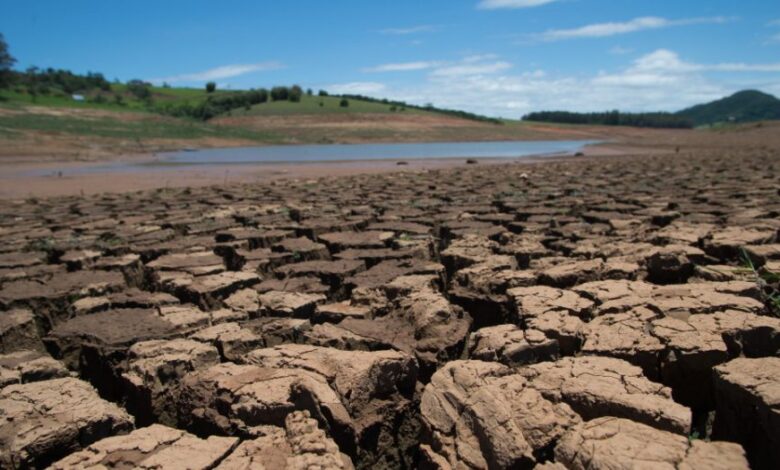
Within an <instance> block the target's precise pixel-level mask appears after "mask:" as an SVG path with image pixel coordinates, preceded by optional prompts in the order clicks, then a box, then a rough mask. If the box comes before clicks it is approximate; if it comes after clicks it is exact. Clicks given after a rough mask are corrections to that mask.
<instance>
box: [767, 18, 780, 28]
mask: <svg viewBox="0 0 780 470" xmlns="http://www.w3.org/2000/svg"><path fill="white" fill-rule="evenodd" d="M767 26H780V18H778V19H776V20H772V21H770V22H769V23H767Z"/></svg>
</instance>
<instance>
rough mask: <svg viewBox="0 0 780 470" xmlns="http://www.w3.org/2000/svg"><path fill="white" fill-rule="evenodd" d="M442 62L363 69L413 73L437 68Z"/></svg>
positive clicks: (365, 70)
mask: <svg viewBox="0 0 780 470" xmlns="http://www.w3.org/2000/svg"><path fill="white" fill-rule="evenodd" d="M440 63H441V62H430V61H418V62H402V63H397V64H382V65H377V66H375V67H369V68H366V69H363V71H364V72H413V71H416V70H426V69H431V68H433V67H436V66H438V65H439V64H440Z"/></svg>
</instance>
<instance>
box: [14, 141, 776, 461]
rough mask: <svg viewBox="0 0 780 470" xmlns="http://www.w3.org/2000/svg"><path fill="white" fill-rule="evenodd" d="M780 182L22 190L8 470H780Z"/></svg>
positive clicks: (690, 173)
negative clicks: (75, 193) (44, 193)
mask: <svg viewBox="0 0 780 470" xmlns="http://www.w3.org/2000/svg"><path fill="white" fill-rule="evenodd" d="M778 170H780V153H778V152H776V151H773V150H769V149H765V150H760V149H753V150H743V151H740V150H738V149H729V150H723V151H718V150H717V149H711V150H701V151H690V152H689V151H685V152H683V153H680V154H679V155H672V156H664V155H658V156H642V157H621V158H596V159H587V160H580V161H575V160H572V161H567V162H555V163H546V164H539V165H520V164H512V165H503V166H494V165H491V166H487V165H469V166H463V167H462V168H457V169H451V170H438V171H426V172H419V173H398V174H393V173H387V174H382V175H363V176H350V177H342V178H326V179H322V180H320V181H316V182H312V181H301V182H295V181H277V182H271V183H268V184H264V185H227V186H221V187H206V188H199V189H165V190H158V191H154V192H140V193H131V194H118V195H117V194H114V195H105V196H94V197H92V196H90V197H67V198H56V199H46V200H34V199H33V200H27V201H23V202H22V201H16V202H11V201H8V202H2V203H0V235H2V240H3V244H2V245H1V246H0V310H1V311H0V467H1V468H29V467H37V468H42V467H47V466H50V465H51V466H52V467H53V468H132V467H137V468H149V469H151V468H184V467H186V468H197V469H211V468H217V469H234V468H235V469H247V468H267V469H276V468H290V469H299V468H323V469H324V468H327V469H350V468H442V469H448V468H458V469H478V468H490V469H498V468H540V469H585V468H588V469H602V468H610V469H611V468H631V467H632V466H633V467H642V468H670V469H671V468H674V469H698V468H707V469H712V468H723V469H726V468H728V469H736V468H748V466H749V465H750V466H752V468H756V469H772V468H777V467H778V463H779V462H780V319H778V318H777V316H776V315H777V314H778V297H776V295H777V294H776V292H777V288H778V285H777V282H778V273H779V272H780V240H779V239H778V238H779V235H780V217H779V215H780V189H779V188H780V181H779V180H778V174H780V173H779V171H778ZM773 296H775V297H773Z"/></svg>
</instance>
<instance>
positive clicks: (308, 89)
mask: <svg viewBox="0 0 780 470" xmlns="http://www.w3.org/2000/svg"><path fill="white" fill-rule="evenodd" d="M313 94H314V91H312V89H311V88H307V89H306V95H307V96H312V95H313Z"/></svg>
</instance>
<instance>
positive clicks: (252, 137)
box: [0, 84, 592, 156]
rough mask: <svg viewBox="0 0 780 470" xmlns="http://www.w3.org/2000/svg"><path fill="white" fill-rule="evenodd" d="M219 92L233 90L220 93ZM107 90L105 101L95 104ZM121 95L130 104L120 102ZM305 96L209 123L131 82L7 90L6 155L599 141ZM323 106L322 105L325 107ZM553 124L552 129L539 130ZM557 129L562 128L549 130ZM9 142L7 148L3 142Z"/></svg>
mask: <svg viewBox="0 0 780 470" xmlns="http://www.w3.org/2000/svg"><path fill="white" fill-rule="evenodd" d="M152 93H153V98H154V102H155V104H158V105H159V104H164V103H176V104H181V103H184V102H188V103H190V104H196V103H198V102H200V101H202V100H204V99H206V97H207V96H208V94H207V93H206V91H205V90H203V89H193V88H161V87H155V88H153V89H152ZM216 93H218V94H221V93H231V91H220V90H217V92H216ZM97 94H102V95H103V97H104V98H105V100H104V101H105V102H103V103H97V102H94V98H95V97H96V96H97ZM115 94H119V95H121V96H122V99H123V101H124V104H123V105H119V104H117V103H115V102H114V95H115ZM340 101H341V98H338V97H331V96H328V97H319V96H307V95H304V96H303V97H302V99H301V102H299V103H292V102H288V101H281V102H269V103H262V104H258V105H255V106H253V107H252V108H250V109H248V110H246V109H236V110H233V111H231V112H230V113H229V114H228V115H223V116H221V117H219V118H218V119H215V120H213V121H209V122H201V121H196V120H192V119H186V118H174V117H170V116H162V115H160V114H157V113H154V112H151V111H150V110H149V109H147V106H146V104H145V103H143V102H142V101H139V100H137V99H135V98H134V97H133V96H132V95H131V94H130V93H128V92H127V90H126V87H125V86H124V85H117V84H112V91H111V93H106V92H102V93H92V94H91V95H88V96H87V100H86V101H74V100H73V99H72V98H71V97H70V96H38V97H37V98H36V99H35V100H33V99H32V98H31V97H30V96H29V95H26V94H22V93H14V92H12V91H4V92H0V156H2V155H15V156H21V155H44V154H57V155H63V156H65V155H84V154H85V153H86V154H98V155H116V154H120V153H125V152H126V150H125V149H127V148H137V147H138V146H139V145H141V143H142V144H143V148H145V149H147V150H149V151H155V150H170V149H175V148H181V147H209V146H234V145H253V144H254V145H257V144H281V143H358V142H360V143H362V142H425V141H465V140H474V141H479V140H517V139H524V140H525V139H547V138H553V139H554V138H592V136H589V135H584V134H583V135H581V134H580V132H579V131H576V130H574V129H573V128H572V130H567V129H566V127H567V126H551V125H545V126H536V125H534V124H529V123H525V122H519V121H505V122H504V123H503V124H502V125H496V124H488V123H482V122H476V121H469V120H464V119H460V118H454V117H451V116H444V115H442V114H439V113H436V112H430V111H425V110H417V109H405V110H403V111H401V110H400V109H398V108H396V110H395V111H393V110H392V105H390V104H383V103H376V102H367V101H361V100H352V99H351V100H349V106H348V107H341V106H339V102H340ZM320 103H322V105H320ZM542 128H546V129H547V130H545V131H540V129H542ZM552 128H557V129H559V130H553V131H550V130H549V129H552ZM4 144H5V145H4Z"/></svg>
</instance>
